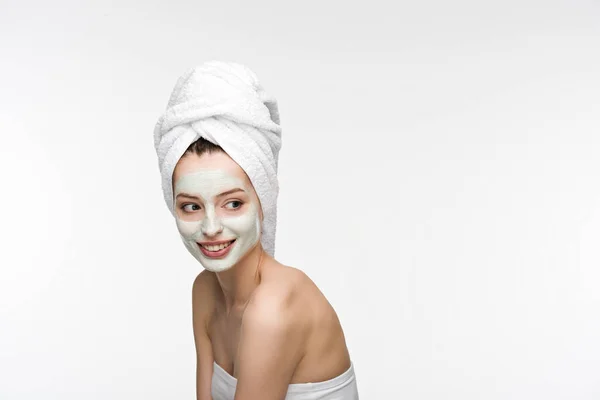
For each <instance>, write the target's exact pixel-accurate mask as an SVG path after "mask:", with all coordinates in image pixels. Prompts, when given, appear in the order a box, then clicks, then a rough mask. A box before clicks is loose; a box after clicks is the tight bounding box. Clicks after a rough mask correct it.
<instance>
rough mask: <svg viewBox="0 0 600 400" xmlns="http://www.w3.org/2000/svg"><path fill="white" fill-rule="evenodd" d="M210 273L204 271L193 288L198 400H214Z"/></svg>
mask: <svg viewBox="0 0 600 400" xmlns="http://www.w3.org/2000/svg"><path fill="white" fill-rule="evenodd" d="M208 273H209V272H208V271H202V272H201V273H200V274H199V275H198V276H197V277H196V280H195V281H194V284H193V286H192V319H193V330H194V342H195V344H196V399H197V400H212V396H211V393H210V390H211V381H212V374H213V362H214V358H213V352H212V345H211V343H210V338H209V336H208V330H207V322H208V318H209V317H210V311H211V309H212V298H211V296H210V286H209V285H210V282H209V281H208V279H207V278H210V277H209V276H208Z"/></svg>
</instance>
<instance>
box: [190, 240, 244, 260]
mask: <svg viewBox="0 0 600 400" xmlns="http://www.w3.org/2000/svg"><path fill="white" fill-rule="evenodd" d="M234 242H235V239H233V240H231V241H229V242H224V243H221V244H217V245H208V244H201V243H198V247H199V248H200V251H201V252H202V254H204V255H205V256H206V257H209V258H222V257H225V256H226V255H227V253H229V251H230V250H231V248H232V247H233V243H234Z"/></svg>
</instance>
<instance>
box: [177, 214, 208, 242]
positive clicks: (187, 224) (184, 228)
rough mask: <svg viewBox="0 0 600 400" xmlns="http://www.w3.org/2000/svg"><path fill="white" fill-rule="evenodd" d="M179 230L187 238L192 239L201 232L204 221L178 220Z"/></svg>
mask: <svg viewBox="0 0 600 400" xmlns="http://www.w3.org/2000/svg"><path fill="white" fill-rule="evenodd" d="M175 221H176V224H177V230H178V231H179V233H180V234H181V236H184V237H186V238H191V237H192V236H194V234H195V233H196V232H198V231H199V230H200V226H201V225H202V221H183V220H180V219H179V218H177V219H176V220H175Z"/></svg>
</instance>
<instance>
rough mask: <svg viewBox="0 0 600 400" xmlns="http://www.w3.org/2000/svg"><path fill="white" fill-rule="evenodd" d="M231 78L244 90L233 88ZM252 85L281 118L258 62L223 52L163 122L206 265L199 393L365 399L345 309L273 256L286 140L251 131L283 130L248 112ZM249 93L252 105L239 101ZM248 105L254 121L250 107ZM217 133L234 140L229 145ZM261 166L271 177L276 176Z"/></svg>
mask: <svg viewBox="0 0 600 400" xmlns="http://www.w3.org/2000/svg"><path fill="white" fill-rule="evenodd" d="M244 74H245V75H244ZM240 76H243V77H244V79H242V80H241V81H240V80H239V77H240ZM215 77H216V78H215ZM223 85H225V86H223ZM227 85H230V86H234V87H237V89H238V90H237V91H230V92H229V96H227V93H228V92H227V91H228V89H229V88H228V87H227ZM236 85H237V86H236ZM240 86H241V89H240ZM248 87H250V88H252V89H253V90H254V91H255V92H256V93H259V95H257V96H256V97H255V98H254V100H257V99H258V100H260V102H261V104H262V105H263V107H264V110H267V111H266V114H265V115H268V116H269V118H270V120H271V121H272V122H274V123H275V125H271V128H273V127H275V126H277V127H278V124H279V117H278V113H277V112H276V103H275V102H274V100H273V99H272V98H269V100H268V101H265V96H264V92H261V91H262V88H260V86H259V85H258V83H257V80H256V77H255V76H254V75H253V74H252V72H251V71H249V70H248V69H247V68H246V67H243V66H240V65H239V64H232V63H218V62H212V63H209V64H205V65H204V66H201V67H199V68H197V69H195V70H193V72H191V73H188V74H186V75H184V77H182V78H180V81H179V82H178V84H177V85H176V88H175V90H174V93H173V95H172V96H171V101H170V103H169V107H170V108H171V111H169V109H168V110H167V113H165V116H163V117H162V118H161V120H159V123H158V124H157V128H156V130H155V145H156V146H157V152H158V154H159V166H160V168H161V172H162V173H163V189H165V191H166V193H165V199H166V200H167V203H168V205H169V207H170V209H171V210H172V213H173V215H174V217H175V221H176V225H177V229H178V231H179V233H180V236H181V239H182V241H183V243H184V245H185V246H186V248H187V249H188V251H189V252H190V253H191V254H192V255H193V256H194V257H195V258H196V259H197V260H198V261H199V262H200V264H201V265H202V266H203V267H204V270H203V271H202V272H201V273H200V274H199V275H198V276H197V278H196V279H195V281H194V284H193V288H192V305H193V330H194V339H195V344H196V352H197V374H196V392H197V398H198V400H211V399H212V400H259V399H260V400H284V399H285V400H308V399H323V400H326V399H331V400H333V399H337V400H357V399H358V392H357V385H356V378H355V375H354V367H353V363H352V361H351V358H350V355H349V352H348V349H347V347H346V341H345V337H344V333H343V330H342V327H341V325H340V321H339V319H338V317H337V315H336V313H335V311H334V310H333V308H332V307H331V305H330V304H329V302H328V301H327V299H326V298H325V296H324V295H323V294H322V293H321V291H320V290H319V289H318V288H317V286H316V285H315V284H314V283H313V282H312V281H311V279H310V278H309V277H308V276H307V275H306V274H304V273H303V272H302V271H300V270H299V269H297V268H294V267H292V266H286V265H284V264H281V263H280V262H278V261H277V260H275V259H274V258H273V256H272V253H273V249H272V248H273V243H274V242H273V241H272V240H274V226H273V224H274V221H276V218H275V217H274V215H275V212H274V205H273V199H276V197H277V196H276V193H272V192H273V191H275V192H276V191H277V186H276V185H275V186H270V187H269V186H268V185H267V186H265V182H267V181H269V179H270V180H271V181H272V180H273V176H272V175H273V171H276V157H277V154H278V150H279V148H278V146H276V145H277V144H279V145H280V142H278V141H276V140H275V141H271V143H270V144H271V146H270V147H267V146H264V143H263V146H261V145H257V146H252V145H251V143H250V142H244V140H247V139H248V137H253V138H254V139H253V140H256V138H257V136H256V133H257V132H259V133H260V134H262V135H263V136H264V137H266V138H270V139H273V138H275V137H277V138H279V136H278V135H276V134H275V135H273V133H274V132H275V133H280V131H278V130H277V129H272V130H270V131H269V129H266V128H265V124H263V123H260V122H256V113H253V112H248V109H249V108H248V106H247V103H248V101H249V100H248V97H245V98H244V99H243V100H244V101H240V97H241V96H249V95H248V93H249V92H252V91H249V90H247V89H248ZM182 93H184V95H182ZM260 93H262V96H261V95H260ZM249 97H250V98H251V99H252V95H250V96H249ZM223 102H225V103H231V104H230V106H229V111H228V112H224V111H223V108H222V107H221V108H219V107H215V105H219V104H222V103H223ZM240 103H246V106H244V107H245V108H243V109H242V110H241V111H240V110H239V109H238V110H237V111H235V110H234V111H233V112H231V109H232V108H235V107H238V106H239V104H240ZM181 104H185V106H184V107H183V108H182V107H180V108H179V109H175V111H173V107H177V106H178V105H181ZM195 107H196V108H198V109H199V110H196V109H195ZM202 107H204V108H203V109H202ZM215 108H216V109H218V110H219V111H217V112H216V113H217V114H215V112H214V109H215ZM207 109H208V110H213V112H212V114H211V113H207V112H206V110H207ZM226 109H227V107H226ZM190 110H191V111H190ZM236 112H237V113H238V114H237V117H235V116H234V117H232V115H235V114H236ZM244 112H248V115H249V116H248V118H247V119H246V120H242V118H240V115H241V114H240V113H242V114H243V113H244ZM169 113H170V114H169ZM207 115H209V117H207ZM207 118H212V119H213V120H212V121H210V122H206V119H207ZM174 121H175V122H174ZM181 121H184V122H181ZM201 121H205V122H204V123H201ZM240 121H243V122H240ZM249 121H250V122H252V121H254V122H255V123H254V125H252V124H249V123H248V122H249ZM216 122H218V123H220V124H222V126H221V125H219V124H218V123H216ZM238 128H239V129H238ZM190 130H191V131H193V132H195V134H194V135H193V136H188V142H190V141H191V140H192V139H190V138H193V142H191V144H189V145H187V144H186V147H185V149H184V151H182V150H181V146H182V143H186V142H185V141H184V140H182V139H181V138H182V137H185V136H186V132H187V133H189V132H190ZM219 132H220V133H219ZM232 132H234V133H232ZM231 135H233V136H231ZM236 135H237V136H236ZM253 135H254V136H253ZM203 136H206V137H210V138H211V139H212V140H210V141H209V140H206V139H205V138H203ZM258 141H260V139H258ZM166 142H168V144H165V143H166ZM267 142H268V141H267ZM216 143H223V144H224V145H225V144H226V145H227V146H228V150H230V152H228V151H226V149H224V148H223V147H224V146H223V147H222V146H220V145H218V144H216ZM236 143H237V144H238V145H239V146H236ZM273 143H275V145H273ZM161 146H162V147H161ZM177 146H179V148H180V149H179V150H178V151H173V148H174V147H177ZM263 151H264V152H266V154H267V155H268V157H263V160H269V159H270V160H271V163H272V165H271V168H270V169H269V168H268V167H266V168H258V167H256V165H258V164H257V163H254V164H253V162H252V161H251V159H253V157H252V154H248V153H252V152H263ZM181 153H183V154H181ZM230 153H232V154H233V155H234V156H233V157H232V154H230ZM173 154H175V155H173ZM179 154H181V155H179ZM262 155H263V156H264V153H263V154H262ZM169 157H171V158H170V165H171V167H170V168H167V167H165V165H168V164H169V161H168V160H169ZM234 157H235V160H234ZM254 158H256V157H254ZM273 159H275V160H273ZM249 160H250V161H249ZM273 163H274V165H273ZM241 164H245V167H246V168H242V166H241ZM261 174H262V175H269V174H271V176H270V177H268V178H269V179H266V180H265V179H262V178H261ZM263 178H264V176H263ZM256 183H260V184H261V185H260V190H257V189H256V187H255V185H256ZM166 184H168V185H169V186H168V187H165V185H166ZM169 199H170V200H171V202H169ZM265 233H267V234H268V235H265ZM269 238H270V239H271V241H269V240H266V239H269ZM265 243H266V244H267V245H268V246H270V251H267V250H266V249H265V248H264V246H263V244H265Z"/></svg>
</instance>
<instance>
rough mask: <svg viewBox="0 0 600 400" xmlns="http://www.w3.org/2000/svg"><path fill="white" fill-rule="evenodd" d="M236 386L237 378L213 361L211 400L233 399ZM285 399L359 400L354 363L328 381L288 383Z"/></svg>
mask: <svg viewBox="0 0 600 400" xmlns="http://www.w3.org/2000/svg"><path fill="white" fill-rule="evenodd" d="M236 388H237V379H236V378H234V377H233V376H231V375H229V373H228V372H227V371H225V370H224V369H223V368H221V366H220V365H219V364H217V363H216V362H213V376H212V381H211V388H210V391H211V396H212V398H213V400H233V398H234V397H235V390H236ZM285 400H359V398H358V386H357V385H356V375H355V373H354V364H353V363H351V364H350V368H348V369H347V370H346V372H343V373H342V374H341V375H338V376H336V377H335V378H332V379H330V380H328V381H323V382H311V383H292V384H290V385H288V391H287V393H286V396H285Z"/></svg>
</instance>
